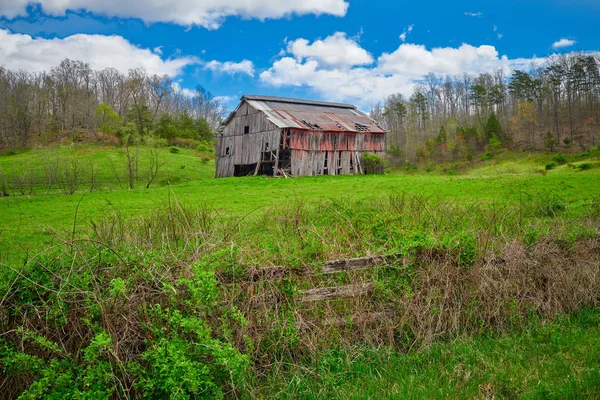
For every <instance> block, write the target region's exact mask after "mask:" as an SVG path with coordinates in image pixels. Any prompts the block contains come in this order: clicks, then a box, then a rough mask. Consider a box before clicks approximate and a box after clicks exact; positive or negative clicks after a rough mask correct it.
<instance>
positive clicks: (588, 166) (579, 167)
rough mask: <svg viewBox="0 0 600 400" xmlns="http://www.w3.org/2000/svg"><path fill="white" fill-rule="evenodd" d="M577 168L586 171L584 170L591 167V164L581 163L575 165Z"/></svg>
mask: <svg viewBox="0 0 600 400" xmlns="http://www.w3.org/2000/svg"><path fill="white" fill-rule="evenodd" d="M577 168H578V169H579V170H581V171H586V170H588V169H591V168H592V164H590V163H581V164H579V165H577Z"/></svg>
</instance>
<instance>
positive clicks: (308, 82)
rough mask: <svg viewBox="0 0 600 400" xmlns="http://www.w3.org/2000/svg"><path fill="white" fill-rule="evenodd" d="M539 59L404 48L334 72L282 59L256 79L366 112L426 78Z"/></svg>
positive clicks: (491, 51) (521, 65)
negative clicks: (300, 89)
mask: <svg viewBox="0 0 600 400" xmlns="http://www.w3.org/2000/svg"><path fill="white" fill-rule="evenodd" d="M544 61H545V59H544V58H535V57H534V58H530V59H509V58H508V57H506V56H500V55H499V54H498V51H497V50H496V48H495V47H493V46H479V47H475V46H471V45H468V44H463V45H461V46H459V47H457V48H453V47H446V48H434V49H427V48H426V47H425V46H422V45H416V44H409V43H404V44H402V45H400V46H399V47H398V49H396V50H395V51H394V52H391V53H383V54H382V55H381V56H380V57H379V58H378V59H377V62H376V63H375V65H374V66H372V67H364V66H357V67H353V68H335V67H332V66H330V65H327V64H324V63H321V62H320V61H319V60H317V59H298V58H294V57H289V56H285V57H282V58H280V59H278V60H277V61H275V62H274V63H273V65H272V66H271V68H269V69H268V70H266V71H264V72H263V73H262V74H260V79H261V81H262V82H263V83H265V84H269V85H273V86H304V87H309V88H312V89H314V90H315V91H317V92H320V94H321V95H322V97H323V98H326V99H328V100H334V101H352V102H354V103H357V104H358V105H361V106H364V107H368V105H369V104H371V103H373V102H376V101H380V100H382V99H383V98H385V97H386V96H388V95H390V94H394V93H402V94H404V95H406V96H410V94H411V92H412V90H413V88H414V86H415V85H416V84H417V83H419V82H420V81H422V79H423V78H424V76H425V75H427V74H429V73H433V74H436V75H438V76H440V77H443V76H446V75H460V74H462V73H470V74H480V73H485V72H490V73H491V72H494V71H496V70H498V69H502V70H503V71H504V72H505V73H511V72H512V71H513V70H515V69H523V70H528V69H529V68H531V67H532V65H541V64H542V63H543V62H544Z"/></svg>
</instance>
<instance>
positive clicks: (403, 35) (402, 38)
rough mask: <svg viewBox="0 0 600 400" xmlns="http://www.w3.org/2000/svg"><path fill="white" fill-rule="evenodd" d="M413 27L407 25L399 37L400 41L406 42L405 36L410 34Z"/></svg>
mask: <svg viewBox="0 0 600 400" xmlns="http://www.w3.org/2000/svg"><path fill="white" fill-rule="evenodd" d="M414 27H415V26H414V25H409V26H408V28H406V29H405V30H404V32H402V34H401V35H400V40H402V41H403V42H406V36H408V34H409V33H411V32H412V30H413V28H414Z"/></svg>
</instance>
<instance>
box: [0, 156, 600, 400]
mask: <svg viewBox="0 0 600 400" xmlns="http://www.w3.org/2000/svg"><path fill="white" fill-rule="evenodd" d="M57 154H58V156H57ZM151 156H152V154H151V152H150V150H148V149H142V150H140V153H139V166H138V176H137V179H136V181H135V185H134V186H135V187H134V188H133V189H131V188H129V179H127V178H128V177H127V173H128V171H129V169H128V168H127V166H128V163H127V156H126V154H124V151H123V150H122V149H115V148H113V147H94V146H90V145H82V146H75V147H71V146H69V147H60V148H58V149H50V150H49V149H42V150H31V151H27V152H23V153H19V154H16V155H2V156H0V172H1V173H2V179H3V181H2V182H4V185H5V192H8V194H9V195H8V196H5V197H0V215H1V216H2V219H1V223H0V230H1V233H0V254H1V256H0V262H1V263H2V266H3V267H2V277H1V278H2V279H1V281H2V286H0V289H1V292H0V296H1V298H2V302H1V303H0V305H2V310H3V311H2V312H3V313H2V315H0V317H1V318H0V321H1V322H2V330H3V332H4V333H3V335H2V336H1V337H0V365H2V366H3V373H4V376H5V380H4V382H5V383H3V385H4V390H5V393H12V394H15V393H25V394H26V396H27V398H46V397H52V396H54V397H56V398H64V397H73V396H75V397H76V394H77V393H86V394H87V395H89V396H92V397H95V398H139V397H153V396H154V397H161V396H163V395H164V396H170V397H172V398H195V397H197V396H201V397H216V398H218V397H221V396H225V397H234V398H336V397H337V398H369V397H373V396H377V397H383V398H398V397H400V398H449V397H450V398H473V397H477V398H577V397H581V396H583V397H586V398H594V397H597V396H599V395H600V368H599V365H600V363H599V362H598V361H600V359H599V357H600V355H599V354H598V351H597V350H598V348H600V347H599V346H598V339H597V338H598V332H599V330H600V322H599V321H600V319H599V316H598V309H597V307H598V305H599V304H600V282H598V280H597V278H596V277H597V276H598V274H600V241H599V239H598V235H599V232H600V168H599V166H600V149H597V148H596V149H593V150H590V151H588V152H585V153H578V154H569V155H564V156H561V157H559V156H558V155H557V154H550V153H535V154H531V153H526V152H509V151H499V152H497V153H496V154H494V155H493V157H488V159H485V160H480V161H477V162H475V163H468V164H465V163H452V164H441V165H436V166H426V165H425V166H421V167H420V169H415V168H414V167H411V166H408V167H402V168H398V169H396V170H394V169H392V170H390V172H389V173H387V174H385V175H367V176H321V177H306V178H298V179H284V178H279V179H273V178H265V177H260V176H250V177H245V178H227V179H218V180H217V179H214V178H213V174H214V161H212V158H211V154H210V150H209V149H202V150H200V151H199V150H198V149H196V150H189V149H179V148H178V149H177V150H170V149H168V148H165V149H163V150H162V152H161V154H160V160H161V163H162V162H164V165H161V169H160V170H159V174H158V176H157V177H156V179H155V180H154V181H153V182H152V184H151V185H149V187H148V188H146V185H147V179H145V174H144V172H143V171H146V170H148V168H149V166H150V160H151ZM52 157H58V158H55V161H54V163H55V164H54V165H59V166H60V167H59V170H62V171H64V172H63V175H62V177H63V179H66V178H67V176H68V174H69V168H72V165H73V160H76V161H75V163H76V164H77V166H78V167H77V169H76V171H77V176H78V181H77V185H76V187H75V190H73V193H72V194H70V195H68V194H65V193H64V187H61V185H60V184H59V183H57V181H56V180H55V181H52V182H50V181H48V174H47V169H45V167H44V166H45V165H46V166H47V165H48V164H47V163H48V160H49V159H52ZM69 160H70V161H69ZM145 163H147V164H145ZM69 165H70V166H71V167H69ZM46 168H47V167H46ZM71 171H73V170H72V169H71ZM91 171H93V174H92V172H91ZM57 176H59V175H57ZM92 176H93V178H92ZM59 177H60V176H59ZM51 183H52V184H51ZM24 192H26V193H25V194H23V193H24ZM377 255H386V256H389V257H388V258H384V259H383V260H384V262H382V263H380V265H377V267H376V268H369V269H364V270H347V271H346V270H344V271H340V273H336V274H323V273H322V272H323V268H324V267H323V266H324V263H325V265H327V264H326V263H327V262H328V261H331V260H336V259H345V258H352V257H365V256H377ZM335 287H345V288H348V287H352V288H366V289H365V290H364V291H363V292H360V294H359V295H357V296H354V295H351V296H347V297H343V298H342V297H335V296H334V297H333V298H331V299H329V300H327V301H308V300H307V299H308V298H309V297H308V294H310V293H312V292H311V291H312V290H313V289H314V288H335ZM380 315H383V316H384V317H383V319H381V318H379V319H373V318H375V317H377V316H380ZM198 344H201V345H200V346H199V345H198ZM24 391H26V392H24Z"/></svg>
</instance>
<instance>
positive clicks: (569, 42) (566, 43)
mask: <svg viewBox="0 0 600 400" xmlns="http://www.w3.org/2000/svg"><path fill="white" fill-rule="evenodd" d="M575 43H577V42H576V41H575V40H571V39H566V38H562V39H560V40H559V41H557V42H554V43H552V48H553V49H554V50H557V49H562V48H564V47H571V46H573V45H574V44H575Z"/></svg>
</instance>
